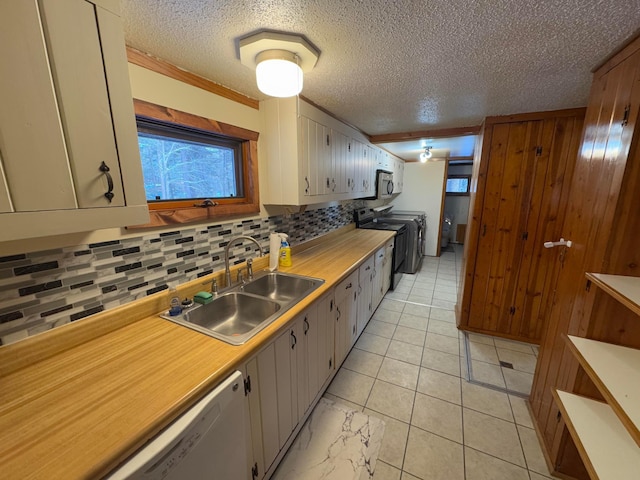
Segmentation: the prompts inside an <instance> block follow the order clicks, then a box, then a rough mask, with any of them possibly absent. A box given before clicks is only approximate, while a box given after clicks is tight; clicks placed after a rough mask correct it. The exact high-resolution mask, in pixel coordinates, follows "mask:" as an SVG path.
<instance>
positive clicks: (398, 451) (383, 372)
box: [325, 246, 552, 480]
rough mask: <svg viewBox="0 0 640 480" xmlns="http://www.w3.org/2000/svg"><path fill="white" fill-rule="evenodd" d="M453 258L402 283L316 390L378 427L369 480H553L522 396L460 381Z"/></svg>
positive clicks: (431, 263) (427, 262)
mask: <svg viewBox="0 0 640 480" xmlns="http://www.w3.org/2000/svg"><path fill="white" fill-rule="evenodd" d="M461 256H462V248H461V247H460V246H455V252H445V253H443V254H442V255H441V257H439V258H435V257H425V258H424V261H423V265H422V268H421V270H420V271H419V272H418V273H417V274H415V275H404V276H403V278H402V280H401V282H400V284H399V285H398V287H397V288H396V290H394V291H393V292H389V293H388V294H387V295H386V296H385V298H384V300H383V301H382V303H381V305H380V306H379V307H378V309H377V311H376V312H375V314H374V316H373V318H372V319H371V320H370V322H369V324H368V325H367V327H366V329H365V331H364V332H363V334H362V336H361V337H360V338H359V339H358V341H357V342H356V345H355V347H354V348H353V349H352V351H351V352H350V353H349V356H348V357H347V359H346V360H345V362H344V363H343V365H342V367H341V368H340V370H339V371H338V373H337V374H336V377H335V379H334V381H333V382H332V383H331V385H329V388H328V389H327V392H326V393H325V398H328V399H331V400H334V401H336V402H339V403H342V404H344V405H347V406H349V407H351V408H353V409H355V410H361V411H363V412H364V413H366V414H369V415H371V416H374V417H377V418H380V419H382V420H384V422H385V433H384V437H383V440H382V447H381V449H380V454H379V456H378V461H377V463H376V468H375V472H374V479H375V480H416V479H419V480H544V479H547V478H552V477H551V475H550V473H549V471H548V469H547V466H546V463H545V460H544V457H543V454H542V451H541V449H540V446H539V444H538V440H537V437H536V433H535V431H534V430H533V424H532V419H531V417H530V415H529V411H528V409H527V407H526V404H525V400H524V398H522V397H521V396H519V395H515V394H508V393H505V392H501V391H497V390H496V389H493V388H487V387H484V386H481V385H476V384H473V383H469V382H468V381H467V371H466V365H467V360H466V358H465V342H464V335H463V333H462V332H459V331H458V330H457V328H456V326H455V316H454V312H453V305H454V304H455V296H456V292H457V283H458V280H457V279H458V272H459V266H460V260H461ZM488 338H489V339H491V340H493V339H492V338H491V337H488ZM470 343H481V342H478V341H473V342H470ZM500 343H501V342H498V343H496V342H494V343H493V348H494V349H496V351H495V355H496V356H498V359H500V356H499V355H500V353H501V352H499V351H498V349H499V348H500V349H502V348H503V347H504V345H500ZM487 344H488V341H487ZM505 349H506V348H505ZM479 350H483V348H482V347H480V348H479ZM484 350H486V349H484ZM506 350H508V349H506ZM514 351H515V350H514ZM520 353H524V352H520ZM526 354H527V355H528V354H530V353H526ZM531 354H533V355H535V352H534V351H533V350H531ZM506 355H508V354H506ZM472 358H473V357H472ZM505 358H506V357H505ZM510 359H511V360H513V361H514V362H515V363H514V368H515V364H517V363H518V361H516V360H515V359H514V358H513V357H510ZM505 361H506V360H505ZM479 363H486V364H487V365H491V364H490V363H489V362H486V361H480V362H479ZM518 365H519V364H518ZM519 366H520V365H519ZM521 368H523V369H524V368H526V367H524V366H523V367H521Z"/></svg>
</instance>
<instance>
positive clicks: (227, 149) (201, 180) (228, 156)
mask: <svg viewBox="0 0 640 480" xmlns="http://www.w3.org/2000/svg"><path fill="white" fill-rule="evenodd" d="M138 144H139V147H140V158H141V160H142V172H143V175H144V188H145V192H146V195H147V201H149V202H158V201H176V200H204V199H207V198H209V199H222V198H237V197H242V196H243V192H242V187H243V185H242V149H241V145H242V142H240V141H238V140H233V139H228V138H221V137H220V136H217V135H214V134H211V133H208V132H201V131H197V130H194V129H189V128H185V127H180V126H176V125H170V124H166V123H162V122H154V121H150V120H145V119H138ZM238 179H240V181H238Z"/></svg>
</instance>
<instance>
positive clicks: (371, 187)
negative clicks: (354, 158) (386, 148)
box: [364, 147, 380, 196]
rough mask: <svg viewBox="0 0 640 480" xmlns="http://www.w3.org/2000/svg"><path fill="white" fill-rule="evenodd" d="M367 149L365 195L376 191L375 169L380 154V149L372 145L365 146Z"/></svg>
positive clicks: (373, 193) (370, 194) (371, 194)
mask: <svg viewBox="0 0 640 480" xmlns="http://www.w3.org/2000/svg"><path fill="white" fill-rule="evenodd" d="M367 149H368V153H369V155H368V159H367V160H368V161H367V164H366V167H365V190H364V192H365V194H366V196H373V195H375V193H376V170H377V169H378V161H379V156H380V149H378V148H374V147H367Z"/></svg>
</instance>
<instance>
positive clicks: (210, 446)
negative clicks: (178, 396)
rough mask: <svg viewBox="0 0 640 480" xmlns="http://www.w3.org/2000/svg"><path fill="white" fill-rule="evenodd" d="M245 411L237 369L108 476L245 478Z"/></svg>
mask: <svg viewBox="0 0 640 480" xmlns="http://www.w3.org/2000/svg"><path fill="white" fill-rule="evenodd" d="M246 416H247V413H246V403H245V399H244V383H243V376H242V373H241V372H239V371H236V372H234V373H233V374H232V375H231V376H230V377H229V378H227V379H226V380H225V381H224V382H222V384H220V385H219V386H218V387H216V388H215V389H213V390H212V391H211V392H210V393H208V394H207V395H206V396H205V397H204V398H203V399H202V400H200V401H199V402H198V403H197V404H195V405H194V406H193V407H192V408H190V409H189V410H187V412H185V413H184V414H183V415H182V416H181V417H179V418H178V419H177V420H175V421H174V422H173V423H172V424H171V425H169V426H168V427H167V428H166V429H165V430H163V431H162V432H161V433H160V434H158V436H156V437H155V438H153V439H152V440H151V441H150V442H149V443H147V444H146V445H145V446H144V447H142V449H140V450H139V451H138V452H137V453H136V454H134V456H133V457H131V458H129V459H128V460H127V461H126V462H125V463H124V464H122V465H121V466H120V467H118V468H117V469H116V470H115V471H114V472H112V473H111V474H110V475H109V476H107V479H108V480H125V479H126V480H160V479H163V480H165V479H166V480H208V479H215V480H240V479H248V478H249V473H250V470H251V469H250V467H249V466H248V462H247V448H248V441H247V438H246V431H247V430H246V428H245V425H246V423H245V422H247V421H248V420H247V419H246Z"/></svg>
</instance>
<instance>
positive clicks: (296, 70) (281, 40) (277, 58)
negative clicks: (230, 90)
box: [240, 32, 320, 97]
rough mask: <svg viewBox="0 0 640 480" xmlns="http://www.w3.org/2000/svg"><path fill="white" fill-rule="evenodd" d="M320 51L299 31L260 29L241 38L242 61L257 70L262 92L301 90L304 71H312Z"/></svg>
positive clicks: (289, 94) (288, 93)
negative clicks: (282, 31)
mask: <svg viewBox="0 0 640 480" xmlns="http://www.w3.org/2000/svg"><path fill="white" fill-rule="evenodd" d="M319 56H320V52H319V51H318V49H316V48H315V47H314V46H313V45H311V43H309V41H308V40H306V39H305V38H304V37H302V36H300V35H295V34H291V33H279V32H260V33H256V34H254V35H250V36H247V37H244V38H241V39H240V62H241V63H242V64H243V65H245V66H247V67H249V68H255V70H256V81H257V83H258V88H259V89H260V91H261V92H262V93H265V94H267V95H270V96H272V97H293V96H295V95H298V94H299V93H300V92H301V91H302V74H303V72H310V71H311V70H312V69H313V67H314V66H315V64H316V62H317V61H318V57H319Z"/></svg>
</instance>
